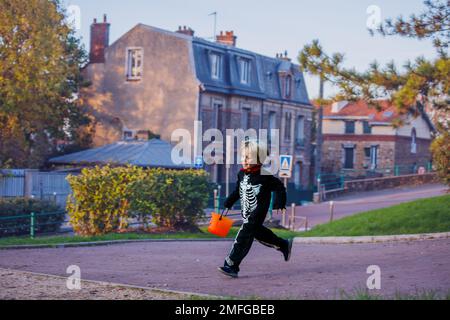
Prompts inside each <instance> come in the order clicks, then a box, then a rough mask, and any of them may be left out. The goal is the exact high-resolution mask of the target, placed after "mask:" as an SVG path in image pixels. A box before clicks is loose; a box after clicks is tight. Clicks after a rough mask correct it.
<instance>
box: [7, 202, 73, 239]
mask: <svg viewBox="0 0 450 320" xmlns="http://www.w3.org/2000/svg"><path fill="white" fill-rule="evenodd" d="M32 212H34V213H35V217H36V220H35V226H36V228H35V234H39V233H51V232H56V231H58V230H59V228H60V227H61V224H62V223H63V222H64V216H65V214H64V212H61V209H60V208H59V207H58V205H57V204H55V203H54V202H51V201H44V200H37V199H27V198H12V199H0V237H7V236H21V235H27V234H30V224H31V219H30V214H31V213H32ZM49 213H55V214H49ZM16 216H27V217H24V218H17V219H9V218H7V217H16Z"/></svg>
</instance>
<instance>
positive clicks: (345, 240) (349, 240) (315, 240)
mask: <svg viewBox="0 0 450 320" xmlns="http://www.w3.org/2000/svg"><path fill="white" fill-rule="evenodd" d="M448 238H450V232H441V233H423V234H405V235H390V236H358V237H296V238H294V243H300V244H354V243H383V242H397V241H420V240H439V239H448ZM228 241H233V239H232V238H218V239H216V238H211V239H139V240H111V241H92V242H74V243H61V244H35V245H12V246H0V250H21V249H64V248H76V247H97V246H109V245H114V244H127V243H146V242H228Z"/></svg>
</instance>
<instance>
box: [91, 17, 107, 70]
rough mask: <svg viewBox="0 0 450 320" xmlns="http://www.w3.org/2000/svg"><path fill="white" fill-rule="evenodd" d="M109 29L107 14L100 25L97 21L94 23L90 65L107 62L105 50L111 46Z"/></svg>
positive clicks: (92, 26)
mask: <svg viewBox="0 0 450 320" xmlns="http://www.w3.org/2000/svg"><path fill="white" fill-rule="evenodd" d="M109 27H110V24H109V23H108V22H107V19H106V14H105V15H104V16H103V22H101V23H98V22H97V19H94V23H92V24H91V50H90V52H89V62H90V63H104V62H105V49H106V48H107V47H108V46H109Z"/></svg>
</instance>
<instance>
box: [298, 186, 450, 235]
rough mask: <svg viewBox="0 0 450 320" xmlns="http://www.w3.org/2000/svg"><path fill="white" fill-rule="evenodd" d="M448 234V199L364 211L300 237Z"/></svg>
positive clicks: (449, 200)
mask: <svg viewBox="0 0 450 320" xmlns="http://www.w3.org/2000/svg"><path fill="white" fill-rule="evenodd" d="M448 231H450V195H444V196H439V197H433V198H427V199H420V200H416V201H412V202H407V203H402V204H399V205H395V206H392V207H389V208H383V209H376V210H372V211H367V212H364V213H360V214H357V215H354V216H349V217H346V218H343V219H340V220H336V221H333V222H331V223H327V224H323V225H319V226H316V227H315V228H313V230H311V231H308V232H304V233H302V234H301V235H300V236H301V237H329V236H377V235H394V234H417V233H434V232H448Z"/></svg>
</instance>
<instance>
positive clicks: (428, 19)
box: [369, 0, 450, 55]
mask: <svg viewBox="0 0 450 320" xmlns="http://www.w3.org/2000/svg"><path fill="white" fill-rule="evenodd" d="M424 4H425V7H426V9H425V11H424V12H422V13H420V14H419V15H416V14H412V15H411V16H410V18H409V20H405V19H404V18H403V17H402V16H400V17H398V18H396V19H395V20H392V19H387V20H386V21H385V22H384V23H383V24H380V26H379V27H378V29H377V30H376V31H377V32H378V33H380V34H382V35H383V36H391V35H400V36H404V37H408V38H416V39H432V41H433V45H434V46H435V48H436V49H437V50H438V52H439V53H440V54H441V55H446V51H445V50H446V49H448V46H449V41H450V1H445V0H444V1H440V0H437V1H436V0H427V1H424ZM369 32H370V33H371V34H372V35H374V33H375V32H374V31H373V30H369Z"/></svg>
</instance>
